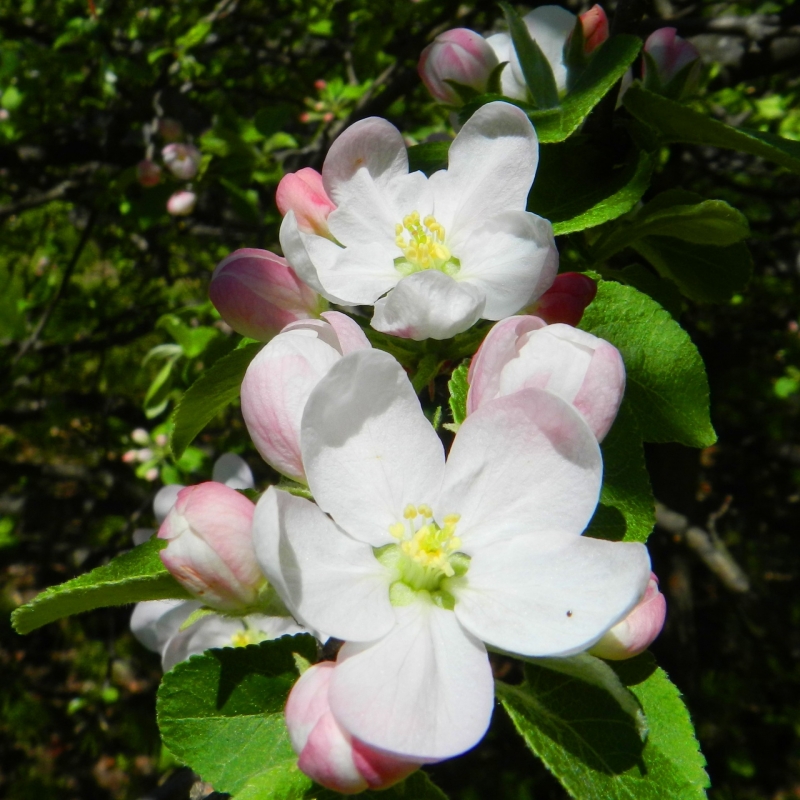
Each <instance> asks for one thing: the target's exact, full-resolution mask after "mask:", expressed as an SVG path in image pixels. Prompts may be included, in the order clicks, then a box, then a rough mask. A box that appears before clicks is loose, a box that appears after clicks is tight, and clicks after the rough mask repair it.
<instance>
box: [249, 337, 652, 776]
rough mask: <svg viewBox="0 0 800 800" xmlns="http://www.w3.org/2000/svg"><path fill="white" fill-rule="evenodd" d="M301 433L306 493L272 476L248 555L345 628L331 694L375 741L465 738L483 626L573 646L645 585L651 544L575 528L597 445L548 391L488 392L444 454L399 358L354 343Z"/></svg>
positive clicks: (475, 704) (473, 728)
mask: <svg viewBox="0 0 800 800" xmlns="http://www.w3.org/2000/svg"><path fill="white" fill-rule="evenodd" d="M301 447H302V455H303V464H304V465H305V470H306V475H307V477H308V485H309V488H310V490H311V492H312V494H313V496H314V498H315V500H316V504H315V503H312V502H311V501H309V500H306V499H304V498H301V497H296V496H294V495H291V494H289V493H287V492H283V491H280V490H277V489H275V488H274V487H270V488H269V489H268V490H267V492H266V493H265V494H264V495H263V496H262V498H261V500H260V501H259V503H258V506H257V509H256V515H255V518H254V526H253V536H254V542H255V549H256V556H257V558H258V561H259V564H260V565H261V567H262V569H263V570H264V572H265V574H266V575H267V577H268V578H269V580H270V582H271V584H272V585H273V587H274V588H275V590H276V591H277V593H278V594H279V595H280V597H281V599H282V600H283V601H284V602H285V603H286V606H287V608H288V609H289V610H290V612H291V613H292V615H293V616H294V617H295V619H297V620H298V622H300V623H302V624H305V625H310V626H312V627H315V628H319V629H321V630H325V631H326V632H328V633H329V634H330V635H331V636H334V637H336V638H339V639H342V640H344V641H345V644H344V646H343V647H342V649H341V650H340V651H339V655H338V658H337V665H336V669H335V670H334V672H333V674H332V677H331V681H330V687H329V700H330V707H331V712H332V714H333V717H334V719H335V721H336V722H337V723H338V724H339V725H340V726H341V727H342V728H343V729H344V730H346V731H347V733H348V734H350V736H352V737H354V738H357V739H358V740H360V741H361V742H363V743H365V744H366V745H368V746H370V747H374V748H377V749H379V750H382V751H384V752H386V753H388V754H392V755H395V756H398V757H400V758H405V759H408V760H415V761H420V762H431V761H436V760H440V759H443V758H449V757H451V756H455V755H457V754H459V753H462V752H464V751H465V750H467V749H469V748H470V747H472V746H473V745H474V744H475V743H476V742H477V741H478V740H479V739H480V738H481V737H482V736H483V734H484V732H485V731H486V728H487V726H488V724H489V720H490V717H491V713H492V708H493V704H494V701H493V682H492V673H491V668H490V666H489V660H488V657H487V653H486V648H485V646H484V642H485V643H487V644H489V645H492V646H494V647H497V648H499V649H501V650H504V651H506V652H510V653H518V654H522V655H526V656H553V657H554V656H567V655H571V654H573V653H579V652H582V651H584V650H586V649H587V648H589V647H591V646H592V645H593V644H595V642H597V641H598V640H599V639H600V638H601V637H602V635H603V634H604V633H605V632H606V631H607V630H609V628H611V627H612V626H613V625H615V624H616V623H617V622H619V621H620V620H621V619H623V618H624V617H625V616H626V615H627V614H628V612H629V611H630V610H631V609H632V608H633V607H634V606H635V605H636V603H637V601H638V600H639V598H640V597H641V596H642V594H643V593H644V590H645V587H646V586H647V581H648V577H649V575H650V562H649V558H648V555H647V550H646V548H645V547H644V546H643V545H641V544H638V543H632V542H610V541H603V540H600V539H592V538H588V537H583V536H581V535H580V534H581V532H582V531H583V529H584V528H585V526H586V525H587V523H588V522H589V520H590V518H591V517H592V514H593V513H594V509H595V506H596V504H597V498H598V494H599V490H600V483H601V472H602V461H601V458H600V450H599V447H598V444H597V440H596V439H595V437H594V435H593V434H592V432H591V430H590V429H589V427H588V426H587V424H586V423H585V422H584V420H583V418H582V417H581V416H580V414H578V412H577V411H576V410H575V409H574V408H573V407H572V406H570V405H569V404H567V403H566V402H564V401H563V400H562V399H561V398H559V397H557V396H555V395H553V394H550V393H548V392H544V391H541V390H537V389H526V390H523V391H520V392H517V393H515V394H513V395H510V396H507V397H502V398H499V399H497V400H494V401H493V402H491V403H487V404H486V405H485V406H484V407H483V408H481V409H479V410H478V411H476V412H475V413H474V414H472V415H471V416H470V417H469V418H468V419H467V420H466V421H465V422H464V423H463V425H462V426H461V428H460V430H459V432H458V434H457V435H456V437H455V441H454V443H453V446H452V449H451V451H450V456H449V458H448V460H447V464H446V465H445V458H444V452H443V447H442V443H441V441H440V439H439V437H438V435H437V434H436V432H435V431H434V429H433V427H432V426H431V425H430V423H429V422H428V421H427V419H426V418H425V416H424V414H423V413H422V410H421V408H420V405H419V400H418V399H417V396H416V393H415V392H414V390H413V388H412V386H411V383H410V381H409V380H408V378H407V376H406V374H405V372H404V371H403V369H402V368H401V367H400V365H399V364H398V363H397V362H396V361H395V360H394V359H393V358H392V357H391V356H390V355H388V354H387V353H384V352H382V351H379V350H366V351H359V352H355V353H351V354H349V355H347V356H344V357H343V358H342V359H340V360H339V361H338V362H337V363H335V364H334V365H333V366H332V367H331V368H330V370H329V371H328V374H327V375H326V376H325V377H323V378H322V379H321V380H320V381H319V383H318V384H317V386H316V388H315V389H314V391H313V392H312V393H311V396H310V397H309V400H308V402H307V403H306V408H305V411H304V413H303V421H302V433H301ZM328 515H330V516H328Z"/></svg>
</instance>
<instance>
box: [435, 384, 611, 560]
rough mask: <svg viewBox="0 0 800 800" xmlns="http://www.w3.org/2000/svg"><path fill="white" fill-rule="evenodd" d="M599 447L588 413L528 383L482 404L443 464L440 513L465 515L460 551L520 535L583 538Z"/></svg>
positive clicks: (595, 488)
mask: <svg viewBox="0 0 800 800" xmlns="http://www.w3.org/2000/svg"><path fill="white" fill-rule="evenodd" d="M602 470H603V465H602V460H601V457H600V448H599V446H598V444H597V440H596V439H595V436H594V434H593V433H592V431H591V429H590V428H589V426H588V425H587V424H586V421H585V420H584V419H583V417H582V416H581V415H580V414H579V413H578V411H576V410H575V409H574V408H573V407H572V406H571V405H569V404H568V403H566V402H565V401H564V400H562V399H561V398H560V397H556V396H555V395H552V394H549V393H548V392H545V391H542V390H540V389H524V390H523V391H521V392H516V393H515V394H513V395H509V396H507V397H500V398H498V399H496V400H492V401H491V402H489V403H486V404H485V405H483V406H481V408H479V409H478V410H477V411H475V412H474V413H473V414H471V415H470V416H469V417H467V419H466V420H465V421H464V424H463V425H462V426H461V428H460V430H459V432H458V434H457V436H456V438H455V441H454V442H453V446H452V448H451V450H450V456H449V458H448V461H447V467H446V470H445V478H444V484H443V486H442V495H441V498H440V501H439V503H438V505H436V506H435V507H434V508H435V510H436V518H437V520H438V521H439V522H440V524H442V523H443V518H444V516H445V515H447V514H455V513H457V514H460V515H461V519H460V521H459V523H458V536H459V537H460V538H461V540H462V541H463V547H462V550H463V551H464V552H465V553H467V554H468V555H472V554H473V552H476V551H477V549H478V548H480V547H482V546H484V545H485V544H486V543H488V542H494V541H497V540H498V539H502V538H507V537H511V536H514V535H516V534H520V533H525V534H529V535H537V534H542V535H548V534H550V533H551V532H553V531H558V532H564V533H569V534H572V535H573V536H577V535H578V534H580V533H581V531H583V529H584V528H585V527H586V525H587V524H588V522H589V520H590V519H591V517H592V514H593V513H594V510H595V507H596V505H597V499H598V496H599V493H600V483H601V477H602Z"/></svg>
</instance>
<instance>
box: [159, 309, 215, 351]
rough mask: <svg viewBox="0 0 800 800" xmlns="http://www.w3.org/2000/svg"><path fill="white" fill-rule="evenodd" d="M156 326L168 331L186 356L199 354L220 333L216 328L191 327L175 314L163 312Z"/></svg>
mask: <svg viewBox="0 0 800 800" xmlns="http://www.w3.org/2000/svg"><path fill="white" fill-rule="evenodd" d="M158 327H159V328H164V329H165V330H166V331H167V332H168V333H169V335H170V336H171V337H172V338H173V339H174V340H175V341H176V342H177V343H178V344H179V345H180V346H181V347H182V348H183V352H184V354H185V355H186V357H187V358H195V357H197V356H199V355H200V353H202V352H203V350H205V349H206V347H207V346H208V343H209V342H210V341H211V340H212V339H215V338H216V337H218V336H219V335H220V333H219V331H218V330H217V329H216V328H210V327H208V326H203V325H200V326H198V327H196V328H193V327H191V326H190V325H187V324H186V323H185V322H184V321H183V320H182V319H181V318H180V317H178V316H176V315H175V314H165V315H164V316H163V317H161V319H160V320H159V321H158Z"/></svg>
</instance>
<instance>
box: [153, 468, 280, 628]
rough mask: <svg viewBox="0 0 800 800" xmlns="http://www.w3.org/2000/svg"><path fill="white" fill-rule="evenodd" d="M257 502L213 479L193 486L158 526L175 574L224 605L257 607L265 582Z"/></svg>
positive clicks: (202, 596)
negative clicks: (256, 534)
mask: <svg viewBox="0 0 800 800" xmlns="http://www.w3.org/2000/svg"><path fill="white" fill-rule="evenodd" d="M254 511H255V505H254V504H253V503H251V502H250V501H249V500H248V499H247V498H246V497H245V496H244V495H242V494H239V492H237V491H236V490H235V489H230V488H229V487H227V486H224V485H223V484H221V483H215V482H214V481H208V482H207V483H200V484H198V485H197V486H187V487H186V488H185V489H181V490H180V491H179V492H178V499H177V501H176V502H175V505H174V506H173V507H172V510H171V511H170V512H169V514H167V518H166V519H165V520H164V522H163V523H162V524H161V527H160V528H159V531H158V537H159V538H160V539H166V540H167V541H168V542H169V544H168V545H167V547H165V548H164V549H163V550H162V551H161V553H160V555H161V560H162V561H163V562H164V566H165V567H166V568H167V569H168V570H169V571H170V572H171V573H172V575H173V577H174V578H175V579H176V580H177V581H178V582H179V583H180V584H181V585H182V586H183V587H184V588H185V589H187V590H188V591H189V592H191V593H192V594H193V595H194V596H195V597H196V598H197V599H198V600H202V601H203V603H205V605H207V606H209V607H211V608H215V609H217V610H219V611H227V612H242V611H245V610H247V609H252V608H253V607H254V606H255V605H256V603H257V600H258V594H259V590H260V589H261V588H262V586H263V585H264V582H265V578H264V576H263V575H262V574H261V571H260V570H259V568H258V564H257V563H256V554H255V550H254V549H253V537H252V524H253V512H254Z"/></svg>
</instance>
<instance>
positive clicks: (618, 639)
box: [589, 572, 667, 661]
mask: <svg viewBox="0 0 800 800" xmlns="http://www.w3.org/2000/svg"><path fill="white" fill-rule="evenodd" d="M666 616H667V601H666V598H665V597H664V595H663V594H661V592H660V591H659V589H658V578H657V577H656V576H655V573H652V572H651V573H650V580H649V582H648V584H647V589H646V590H645V593H644V596H643V597H642V599H641V600H640V601H639V603H638V604H637V605H636V606H635V607H634V609H633V610H632V611H631V612H630V614H628V616H627V617H625V619H623V620H622V622H619V623H618V624H616V625H615V626H614V627H613V628H611V630H610V631H608V633H606V634H605V636H603V638H602V639H601V640H600V641H599V642H598V643H597V644H596V645H595V646H594V647H592V649H591V650H590V651H589V652H590V653H591V654H592V655H595V656H598V657H599V658H606V659H609V660H610V661H620V660H622V659H625V658H633V656H637V655H639V653H641V652H643V651H645V650H646V649H647V648H648V647H649V646H650V645H651V644H652V643H653V641H654V640H655V639H656V637H657V636H658V634H659V633H661V629H662V628H663V627H664V620H665V619H666Z"/></svg>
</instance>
